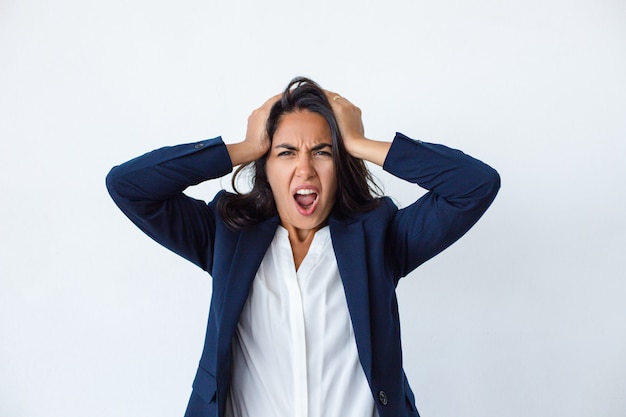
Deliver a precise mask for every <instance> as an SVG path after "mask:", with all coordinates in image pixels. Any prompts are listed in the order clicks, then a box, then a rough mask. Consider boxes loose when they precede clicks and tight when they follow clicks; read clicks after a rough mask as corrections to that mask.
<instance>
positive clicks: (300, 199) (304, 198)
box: [296, 194, 316, 207]
mask: <svg viewBox="0 0 626 417" xmlns="http://www.w3.org/2000/svg"><path fill="white" fill-rule="evenodd" d="M315 198H316V194H307V195H300V194H296V202H297V203H298V204H299V205H301V206H303V207H308V206H310V205H311V204H313V202H314V201H315Z"/></svg>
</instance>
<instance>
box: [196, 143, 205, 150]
mask: <svg viewBox="0 0 626 417" xmlns="http://www.w3.org/2000/svg"><path fill="white" fill-rule="evenodd" d="M203 147H204V143H198V144H197V145H196V146H194V148H196V149H200V148H203Z"/></svg>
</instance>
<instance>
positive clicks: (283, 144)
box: [274, 143, 298, 151]
mask: <svg viewBox="0 0 626 417" xmlns="http://www.w3.org/2000/svg"><path fill="white" fill-rule="evenodd" d="M277 148H285V149H288V150H290V151H297V150H298V148H296V147H295V146H293V145H289V144H287V143H281V144H278V145H276V146H274V149H277Z"/></svg>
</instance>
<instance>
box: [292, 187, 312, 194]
mask: <svg viewBox="0 0 626 417" xmlns="http://www.w3.org/2000/svg"><path fill="white" fill-rule="evenodd" d="M296 194H300V195H309V194H315V191H313V190H309V189H307V188H304V189H302V190H298V191H296Z"/></svg>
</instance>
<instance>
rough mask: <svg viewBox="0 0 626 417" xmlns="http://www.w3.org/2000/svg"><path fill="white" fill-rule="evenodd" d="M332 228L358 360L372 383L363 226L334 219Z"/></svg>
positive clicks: (358, 223) (367, 284)
mask: <svg viewBox="0 0 626 417" xmlns="http://www.w3.org/2000/svg"><path fill="white" fill-rule="evenodd" d="M329 224H330V234H331V238H332V242H333V248H334V250H335V256H336V258H337V265H338V267H339V274H340V275H341V281H342V282H343V287H344V290H345V292H346V300H347V302H348V310H350V318H351V320H352V327H353V328H354V334H355V338H356V344H357V349H358V352H359V359H360V361H361V365H362V366H363V370H364V371H365V374H366V376H367V379H368V380H371V379H370V377H371V369H372V367H371V364H372V340H371V333H370V306H369V283H368V273H367V263H366V259H365V254H366V251H365V234H364V231H363V224H362V223H361V222H358V221H356V222H353V223H344V222H342V221H340V220H337V219H333V218H332V217H331V220H330V223H329Z"/></svg>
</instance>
